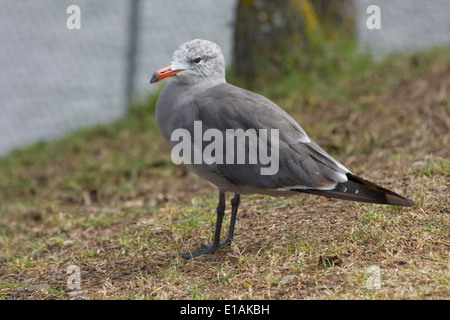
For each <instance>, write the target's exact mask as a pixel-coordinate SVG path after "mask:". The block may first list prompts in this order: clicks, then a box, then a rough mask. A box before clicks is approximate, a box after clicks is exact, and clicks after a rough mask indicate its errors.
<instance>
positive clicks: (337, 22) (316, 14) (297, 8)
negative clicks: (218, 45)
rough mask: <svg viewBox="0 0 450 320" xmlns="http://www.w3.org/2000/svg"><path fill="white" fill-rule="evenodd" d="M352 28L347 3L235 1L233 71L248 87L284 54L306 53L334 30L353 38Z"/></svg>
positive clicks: (272, 68)
mask: <svg viewBox="0 0 450 320" xmlns="http://www.w3.org/2000/svg"><path fill="white" fill-rule="evenodd" d="M353 25H354V6H353V2H352V1H350V0H346V1H336V0H334V1H332V0H315V1H311V0H278V1H277V0H239V3H238V7H237V12H236V25H235V43H234V45H235V46H234V67H235V70H236V71H237V72H238V73H239V76H240V78H241V80H242V81H243V85H246V86H247V87H251V86H252V83H253V79H254V77H255V76H257V74H258V73H259V71H260V70H266V72H275V71H276V68H277V66H279V65H280V64H281V63H282V60H283V57H285V56H286V53H289V52H292V51H294V50H308V49H309V48H311V47H312V46H315V45H317V44H318V43H320V41H323V39H326V38H327V37H329V36H332V34H333V32H334V31H333V30H336V29H340V30H342V29H343V28H344V29H345V32H350V33H351V34H353Z"/></svg>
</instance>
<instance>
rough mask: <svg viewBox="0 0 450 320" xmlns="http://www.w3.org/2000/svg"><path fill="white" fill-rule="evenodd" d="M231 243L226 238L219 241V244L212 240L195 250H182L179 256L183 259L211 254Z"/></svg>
mask: <svg viewBox="0 0 450 320" xmlns="http://www.w3.org/2000/svg"><path fill="white" fill-rule="evenodd" d="M230 243H231V239H229V238H226V239H225V240H222V241H220V244H219V245H215V244H214V242H212V243H208V244H202V245H201V246H200V247H198V248H197V249H196V250H195V251H192V252H191V251H188V252H183V253H182V254H181V256H182V257H183V258H185V259H190V258H195V257H198V256H201V255H203V254H213V253H214V252H216V251H217V249H219V248H221V247H223V246H226V245H227V244H230Z"/></svg>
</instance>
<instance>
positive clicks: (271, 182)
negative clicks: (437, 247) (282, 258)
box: [152, 39, 413, 256]
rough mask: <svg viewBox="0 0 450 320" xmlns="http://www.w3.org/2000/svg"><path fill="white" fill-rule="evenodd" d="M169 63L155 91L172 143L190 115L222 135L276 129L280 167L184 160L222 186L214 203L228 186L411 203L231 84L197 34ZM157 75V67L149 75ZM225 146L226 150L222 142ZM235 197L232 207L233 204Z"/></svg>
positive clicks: (216, 51)
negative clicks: (168, 75) (270, 171)
mask: <svg viewBox="0 0 450 320" xmlns="http://www.w3.org/2000/svg"><path fill="white" fill-rule="evenodd" d="M196 59H197V60H196ZM196 61H200V62H198V63H197V62H196ZM170 70H177V73H176V76H175V77H174V78H175V79H174V80H172V81H171V82H170V83H169V84H168V85H167V86H166V87H165V88H164V89H163V90H162V92H161V94H160V96H159V98H158V102H157V104H156V120H157V124H158V127H159V129H160V131H161V133H162V136H163V137H164V139H165V140H166V141H167V142H168V143H169V144H171V145H172V146H174V145H175V144H176V143H177V142H176V141H175V142H174V141H171V134H172V132H173V131H174V130H176V129H179V128H183V129H186V130H188V131H189V132H190V133H191V137H193V134H194V129H193V128H194V121H201V122H202V124H203V131H204V130H206V129H211V128H214V129H218V130H220V131H221V132H222V133H223V134H224V136H225V131H226V130H227V129H243V130H244V131H245V130H247V129H256V130H258V129H268V130H271V129H278V130H279V170H278V172H277V173H276V174H274V175H261V174H260V168H261V166H262V165H261V164H248V163H247V164H212V165H207V164H205V163H202V164H187V166H188V167H189V169H191V170H192V171H194V172H195V173H196V174H198V175H199V176H200V177H202V178H204V179H206V180H208V181H210V182H212V183H213V184H215V185H216V186H217V187H218V188H219V193H220V199H221V201H220V203H219V207H223V206H224V203H223V199H224V196H223V194H224V193H225V192H233V193H235V194H236V196H235V198H234V199H236V200H237V205H238V204H239V201H238V200H239V199H238V196H239V194H253V193H258V194H268V195H272V196H290V195H298V193H299V192H304V193H311V194H317V195H322V196H327V197H333V198H340V199H347V200H354V201H363V202H373V203H384V204H395V205H402V206H411V205H412V204H413V202H412V201H411V200H408V199H406V198H403V197H401V196H399V195H397V194H396V193H394V192H392V191H389V190H387V189H384V188H382V187H379V186H377V185H375V184H373V183H371V182H368V181H364V180H362V179H360V178H358V177H357V176H355V175H353V174H352V173H351V172H350V171H349V170H348V169H347V168H345V167H344V166H343V165H342V164H340V163H339V162H338V161H337V160H335V159H333V158H332V157H331V156H329V155H328V154H327V153H326V152H325V151H324V150H323V149H322V148H320V147H319V146H318V145H317V144H316V143H315V142H313V141H312V140H311V139H310V138H309V137H308V135H307V134H306V133H305V131H304V130H303V129H302V128H301V127H300V125H299V124H298V123H297V122H296V121H295V120H293V119H292V118H291V117H290V116H289V115H288V114H287V113H286V112H285V111H283V110H282V109H281V108H280V107H278V106H277V105H276V104H275V103H273V102H272V101H270V100H268V99H267V98H265V97H263V96H261V95H259V94H256V93H253V92H251V91H247V90H244V89H242V88H239V87H236V86H233V85H231V84H228V83H227V82H226V81H225V63H224V59H223V55H222V52H221V50H220V48H219V47H218V46H217V45H216V44H214V43H212V42H209V41H207V40H199V39H197V40H192V41H189V42H187V43H185V44H183V45H182V46H180V47H179V48H178V49H177V50H176V51H175V53H174V56H173V59H172V61H171V64H170ZM178 70H180V71H178ZM156 81H158V79H157V76H156V73H155V75H154V77H153V78H152V82H156ZM223 150H224V152H225V153H226V152H227V149H226V148H224V149H223ZM228 151H230V150H228ZM233 152H235V150H233ZM235 202H236V201H235ZM237 205H235V208H234V207H233V209H234V211H236V212H237ZM219 207H218V214H219V211H220V210H219ZM222 216H223V213H222ZM234 218H235V214H234ZM218 220H219V218H218ZM220 220H221V218H220ZM218 223H219V222H218ZM218 227H219V229H217V226H216V238H217V237H219V236H220V234H219V235H217V231H218V232H219V233H220V226H218ZM233 228H234V221H233ZM232 231H233V230H230V233H231V235H230V234H229V236H231V237H232ZM231 237H230V238H231ZM228 240H230V241H231V239H228ZM218 241H219V240H218V239H215V243H216V246H215V247H214V245H213V247H214V248H210V247H209V248H207V249H208V250H205V248H206V247H203V249H204V250H201V248H200V249H198V250H197V251H195V252H193V253H190V255H191V256H196V255H200V254H204V253H211V252H214V251H215V249H217V247H218V246H217V245H218ZM228 242H229V241H228ZM219 246H220V245H219ZM194 253H195V254H194ZM186 256H188V255H186Z"/></svg>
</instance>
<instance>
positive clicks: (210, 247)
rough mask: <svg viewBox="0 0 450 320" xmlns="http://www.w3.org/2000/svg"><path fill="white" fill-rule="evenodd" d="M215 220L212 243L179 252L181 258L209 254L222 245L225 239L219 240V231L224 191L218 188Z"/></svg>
mask: <svg viewBox="0 0 450 320" xmlns="http://www.w3.org/2000/svg"><path fill="white" fill-rule="evenodd" d="M216 211H217V221H216V230H215V232H214V240H213V242H212V243H209V244H203V245H201V246H200V247H198V248H197V249H196V250H195V251H192V252H189V251H188V252H184V253H182V254H181V256H182V257H183V258H186V259H189V258H195V257H198V256H200V255H202V254H211V253H214V252H216V250H217V249H219V248H220V247H221V246H223V245H224V244H226V243H225V241H220V231H221V229H222V220H223V216H224V214H225V192H224V191H222V190H219V205H218V206H217V210H216Z"/></svg>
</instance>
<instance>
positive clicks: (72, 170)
mask: <svg viewBox="0 0 450 320" xmlns="http://www.w3.org/2000/svg"><path fill="white" fill-rule="evenodd" d="M405 59H406V58H405ZM408 59H409V60H408ZM417 59H418V58H417V57H412V58H407V59H406V60H407V62H405V63H404V64H403V65H402V66H401V67H399V68H398V69H395V70H394V71H393V72H397V73H401V72H403V73H402V74H398V75H397V76H393V77H394V78H393V79H394V80H392V76H391V77H390V78H389V79H390V80H389V85H388V88H385V89H383V90H381V91H379V92H376V93H374V92H373V91H371V90H370V88H371V87H367V88H369V89H367V90H365V88H366V86H367V83H369V82H371V81H374V82H377V81H378V82H380V81H383V75H384V73H380V74H374V75H367V76H365V77H363V78H357V79H355V80H354V81H350V83H349V86H350V87H353V86H361V88H362V89H361V90H360V91H358V90H357V91H356V92H353V93H352V96H351V97H350V98H349V99H351V101H352V106H353V107H348V106H346V105H345V103H346V101H345V100H344V101H334V100H327V99H320V97H316V98H315V100H314V101H306V100H305V99H304V98H303V97H302V96H301V95H298V96H295V95H294V96H291V97H290V98H289V99H288V100H289V101H283V102H284V103H285V104H284V106H285V105H286V110H288V111H289V112H290V113H291V114H292V115H293V116H294V118H295V119H296V120H298V121H299V123H300V124H302V126H303V127H304V128H305V129H306V131H307V132H309V133H310V136H311V137H312V138H313V139H314V140H315V141H317V142H318V143H319V144H320V145H322V147H324V149H326V150H327V151H329V152H330V153H331V154H332V155H334V156H336V157H337V158H338V159H339V160H340V161H341V162H342V163H344V164H345V165H346V166H347V167H348V168H350V169H351V170H352V171H353V172H354V173H356V174H358V175H360V176H362V177H364V178H366V179H369V180H372V181H375V182H377V183H379V184H381V185H383V186H386V187H388V188H391V189H393V190H395V191H397V192H399V193H400V194H403V195H405V196H408V197H410V198H412V199H413V200H414V201H415V202H416V206H415V207H413V208H398V207H393V206H381V205H369V204H361V203H352V202H345V201H339V200H330V199H327V198H322V197H315V196H306V195H305V196H300V197H298V198H270V197H265V196H244V197H243V199H242V202H241V206H240V211H239V214H238V221H237V225H236V231H235V241H234V243H233V244H232V245H231V246H228V247H226V248H223V249H221V250H220V251H219V252H217V253H216V254H214V255H211V256H201V257H199V258H197V259H194V260H184V259H182V258H181V257H180V252H183V251H186V250H189V249H194V248H195V247H196V246H197V245H198V244H201V243H205V242H209V241H210V240H211V236H212V234H211V233H212V232H213V229H214V224H215V213H214V211H215V210H214V209H215V206H216V205H217V191H216V189H215V188H214V187H213V186H211V185H210V184H209V183H207V182H205V181H203V180H201V179H199V178H197V177H196V176H194V175H193V174H191V173H189V172H188V171H187V170H186V169H185V168H183V167H181V166H180V167H177V166H174V165H173V164H171V163H170V160H169V158H168V155H169V150H168V148H167V147H166V146H165V144H164V143H163V142H162V140H161V139H160V138H159V134H158V133H157V131H156V130H155V129H152V130H150V131H145V130H147V129H146V126H147V125H148V123H152V121H153V120H152V119H150V120H148V121H150V122H146V121H147V120H142V121H143V122H142V123H141V122H139V121H138V122H136V123H134V122H131V123H133V130H137V131H130V129H127V128H125V127H121V126H118V127H117V126H116V127H112V128H101V129H99V130H97V131H96V138H95V139H93V140H92V142H91V143H87V142H88V141H87V140H86V136H84V135H81V136H77V137H76V138H72V139H71V140H69V141H70V142H68V141H65V142H64V141H63V142H58V143H59V144H58V143H56V144H51V145H50V146H48V145H43V146H40V147H39V146H38V147H34V149H30V150H28V151H23V152H22V153H19V154H18V155H13V158H12V159H13V160H10V162H8V161H5V162H4V163H3V164H2V166H1V167H0V168H1V170H3V171H4V172H3V175H2V176H1V177H2V178H3V179H4V180H8V182H5V181H3V182H0V183H3V184H1V186H2V187H3V191H4V192H3V195H2V196H1V197H0V199H1V202H2V203H1V205H0V251H1V253H0V290H1V291H0V297H2V298H3V299H361V298H362V299H448V298H449V297H450V271H449V261H450V260H449V258H450V230H449V222H450V201H449V200H450V199H449V195H450V192H449V185H450V148H449V146H450V99H449V96H450V61H449V60H448V59H447V58H445V57H444V58H442V57H441V58H440V59H430V60H427V59H425V62H422V60H420V59H419V60H417ZM421 63H426V65H425V66H421V68H422V70H423V71H421V72H417V73H414V72H412V70H414V68H417V64H421ZM380 68H382V66H381V67H380ZM410 71H411V74H410V73H409V72H410ZM138 115H139V117H137V118H139V119H140V118H143V117H146V115H143V114H142V115H141V114H139V112H138ZM133 121H134V120H133ZM140 134H142V138H141V135H140ZM144 135H145V137H147V136H151V137H150V138H143V137H144ZM86 144H87V145H89V144H90V145H89V146H86ZM150 145H151V146H152V147H149V146H150ZM65 148H67V149H65ZM40 150H45V151H42V152H43V153H44V152H45V153H46V155H45V156H39V155H38V153H39V151H40ZM49 150H50V151H49ZM32 154H34V155H36V159H33V158H31V156H30V155H32ZM80 167H81V168H82V169H83V170H81V169H79V168H80ZM6 170H9V171H8V172H9V173H6V172H5V171H6ZM230 197H231V195H228V198H230ZM229 213H230V208H229V207H228V208H227V216H226V220H227V218H228V217H229ZM227 222H228V221H227ZM226 228H227V225H225V226H224V229H225V230H226ZM71 265H74V266H76V267H79V270H80V278H79V279H80V282H79V284H80V287H79V288H72V289H71V288H70V287H69V286H68V280H69V284H70V283H75V284H76V282H71V280H73V279H74V278H73V277H72V278H70V276H71V274H68V273H67V268H68V267H69V266H71ZM371 270H372V271H371ZM373 270H375V272H374V271H373ZM377 272H378V273H377ZM377 281H379V282H377Z"/></svg>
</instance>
